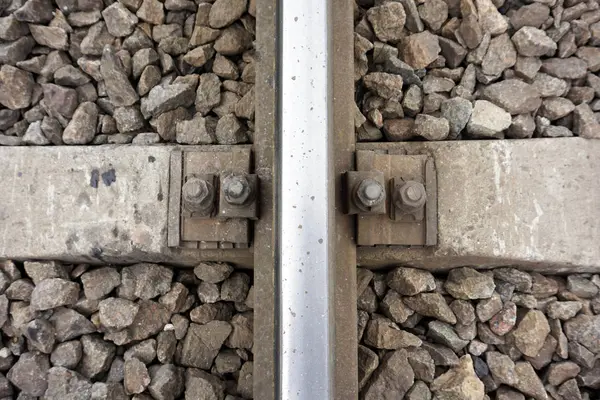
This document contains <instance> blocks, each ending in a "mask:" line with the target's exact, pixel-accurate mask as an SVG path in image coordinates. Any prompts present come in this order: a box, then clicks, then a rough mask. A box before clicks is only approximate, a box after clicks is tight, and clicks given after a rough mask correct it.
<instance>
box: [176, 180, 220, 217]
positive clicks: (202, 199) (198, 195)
mask: <svg viewBox="0 0 600 400" xmlns="http://www.w3.org/2000/svg"><path fill="white" fill-rule="evenodd" d="M181 192H182V197H183V203H184V206H185V207H186V208H187V209H188V210H190V211H192V212H203V211H210V210H212V208H213V206H214V199H215V193H214V192H215V189H214V187H213V185H212V184H211V183H210V182H208V181H206V180H204V179H199V178H189V179H188V180H187V181H186V182H185V183H184V185H183V187H182V188H181Z"/></svg>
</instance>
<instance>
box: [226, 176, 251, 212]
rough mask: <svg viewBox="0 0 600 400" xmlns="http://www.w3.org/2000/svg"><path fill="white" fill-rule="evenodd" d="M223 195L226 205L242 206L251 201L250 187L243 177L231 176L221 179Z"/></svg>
mask: <svg viewBox="0 0 600 400" xmlns="http://www.w3.org/2000/svg"><path fill="white" fill-rule="evenodd" d="M223 194H224V197H225V201H226V202H227V203H228V204H231V205H236V206H242V205H245V204H247V203H249V202H250V201H251V200H252V196H253V191H252V186H251V185H250V183H249V182H248V179H247V178H246V177H245V176H244V175H236V174H231V175H228V176H226V177H225V178H224V179H223Z"/></svg>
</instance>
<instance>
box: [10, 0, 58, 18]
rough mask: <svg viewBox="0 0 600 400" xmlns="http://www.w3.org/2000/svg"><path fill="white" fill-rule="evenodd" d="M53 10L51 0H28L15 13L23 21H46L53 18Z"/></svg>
mask: <svg viewBox="0 0 600 400" xmlns="http://www.w3.org/2000/svg"><path fill="white" fill-rule="evenodd" d="M52 11H53V7H52V3H51V2H50V1H49V0H27V1H26V2H25V3H24V4H23V6H22V7H20V8H19V9H18V10H16V11H15V12H14V14H13V15H14V17H15V18H16V19H17V20H19V21H23V22H32V23H46V22H49V21H50V20H52V17H53V15H52Z"/></svg>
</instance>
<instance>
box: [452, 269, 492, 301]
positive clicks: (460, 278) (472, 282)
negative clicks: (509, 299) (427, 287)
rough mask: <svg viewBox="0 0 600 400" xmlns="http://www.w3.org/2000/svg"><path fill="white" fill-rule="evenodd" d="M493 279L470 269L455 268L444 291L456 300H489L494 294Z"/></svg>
mask: <svg viewBox="0 0 600 400" xmlns="http://www.w3.org/2000/svg"><path fill="white" fill-rule="evenodd" d="M495 287H496V285H495V284H494V279H493V278H492V277H491V276H490V275H487V274H483V273H480V272H477V271H475V270H474V269H471V268H455V269H453V270H451V271H450V273H449V274H448V278H447V280H446V283H445V284H444V289H446V291H447V292H448V293H449V294H450V295H452V296H453V297H455V298H457V299H463V300H473V299H486V298H490V297H491V296H492V294H493V292H494V288H495Z"/></svg>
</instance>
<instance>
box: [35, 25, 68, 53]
mask: <svg viewBox="0 0 600 400" xmlns="http://www.w3.org/2000/svg"><path fill="white" fill-rule="evenodd" d="M29 30H30V31H31V36H33V39H35V41H36V42H37V43H38V44H39V45H40V46H46V47H50V48H51V49H56V50H67V49H68V48H69V36H68V35H67V32H66V31H65V30H64V29H61V28H59V27H52V26H43V25H32V24H30V25H29Z"/></svg>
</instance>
